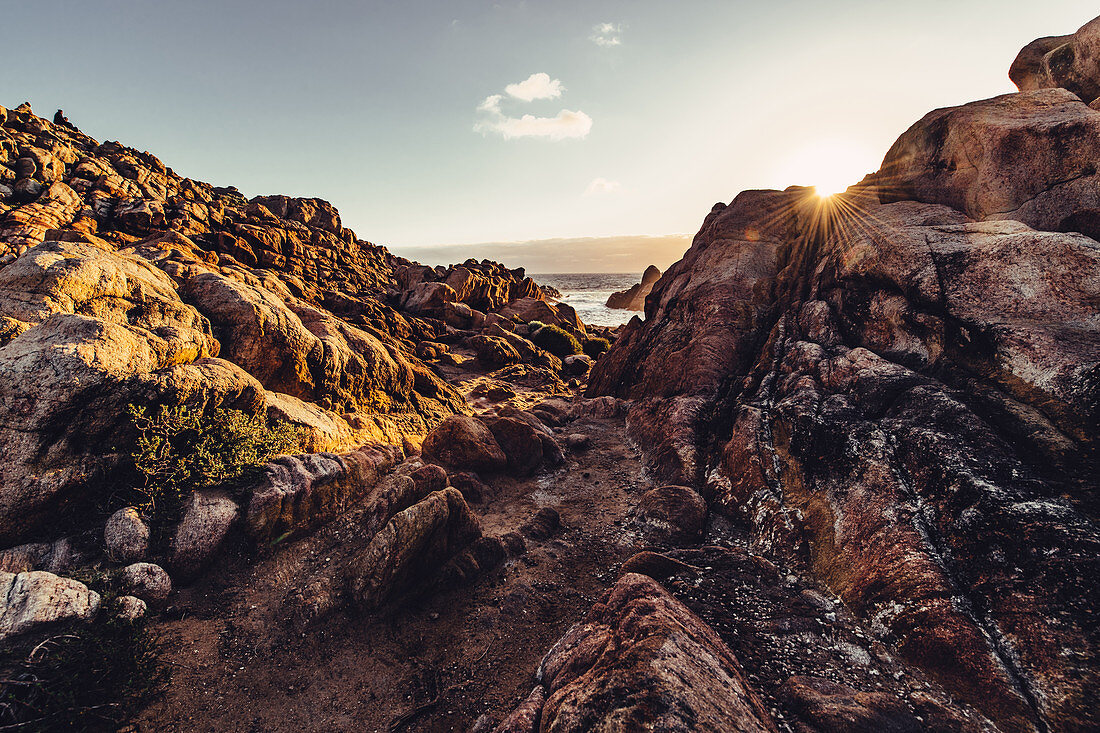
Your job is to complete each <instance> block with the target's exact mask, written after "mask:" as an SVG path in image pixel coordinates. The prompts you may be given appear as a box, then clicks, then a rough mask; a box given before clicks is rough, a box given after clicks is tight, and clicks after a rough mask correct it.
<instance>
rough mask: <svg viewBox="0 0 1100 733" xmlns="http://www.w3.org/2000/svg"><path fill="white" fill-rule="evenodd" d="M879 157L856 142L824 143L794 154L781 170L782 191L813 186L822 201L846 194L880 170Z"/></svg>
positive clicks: (780, 183)
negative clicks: (839, 194) (852, 187)
mask: <svg viewBox="0 0 1100 733" xmlns="http://www.w3.org/2000/svg"><path fill="white" fill-rule="evenodd" d="M880 159H881V156H880V155H876V154H875V152H874V151H873V150H871V149H870V148H869V147H868V146H866V145H863V144H861V143H859V142H858V141H855V140H845V139H836V138H833V139H822V140H817V141H814V142H809V143H807V144H806V145H803V146H801V147H799V148H796V149H795V150H793V151H792V152H791V153H790V154H789V155H787V156H786V157H785V158H784V159H783V161H782V163H781V164H780V166H779V169H778V173H777V179H778V183H779V187H780V188H786V187H787V186H790V185H796V186H812V187H813V189H814V192H815V193H816V194H817V195H818V196H819V197H820V198H823V199H826V198H830V197H832V196H835V195H837V194H838V193H843V192H844V191H845V190H846V189H847V188H848V187H849V186H851V185H852V184H854V183H858V182H859V181H860V179H862V178H863V177H864V176H865V175H867V174H868V173H870V172H871V171H874V170H875V169H877V168H878V163H879V160H880Z"/></svg>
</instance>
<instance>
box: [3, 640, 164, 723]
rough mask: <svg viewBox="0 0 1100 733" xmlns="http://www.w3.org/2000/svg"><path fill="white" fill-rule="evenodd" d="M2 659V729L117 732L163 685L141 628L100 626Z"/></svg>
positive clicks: (30, 643) (15, 648) (28, 645)
mask: <svg viewBox="0 0 1100 733" xmlns="http://www.w3.org/2000/svg"><path fill="white" fill-rule="evenodd" d="M36 641H37V640H25V641H22V642H19V643H17V644H12V645H10V646H8V648H6V649H5V650H4V651H3V652H2V653H0V729H2V730H19V731H45V730H109V731H113V730H117V729H118V727H119V726H120V725H121V724H123V723H125V722H126V721H127V720H128V719H129V718H130V717H131V716H133V715H134V714H135V713H137V712H138V711H139V710H140V709H141V708H142V707H144V705H145V704H146V703H147V702H148V701H149V700H150V699H151V698H152V697H153V696H154V695H155V694H157V693H158V692H159V691H160V690H162V689H163V688H164V686H165V685H166V684H167V683H168V679H169V669H168V667H167V666H165V665H164V664H162V663H161V662H160V661H159V660H158V659H157V644H156V640H155V639H153V638H152V636H151V635H150V634H149V632H148V631H147V630H146V628H145V626H144V624H143V623H142V622H140V621H139V622H137V623H136V624H129V623H125V622H120V621H106V622H103V621H98V622H95V623H93V624H91V625H88V626H79V627H75V628H73V629H71V630H69V631H68V632H67V633H59V634H56V635H54V636H51V637H50V638H48V639H46V640H45V641H40V642H38V643H35V642H36Z"/></svg>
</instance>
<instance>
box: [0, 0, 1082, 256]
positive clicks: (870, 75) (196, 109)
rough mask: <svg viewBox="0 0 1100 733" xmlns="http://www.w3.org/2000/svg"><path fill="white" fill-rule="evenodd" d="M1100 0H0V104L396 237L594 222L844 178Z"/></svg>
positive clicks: (432, 241)
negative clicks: (310, 201) (322, 202)
mask: <svg viewBox="0 0 1100 733" xmlns="http://www.w3.org/2000/svg"><path fill="white" fill-rule="evenodd" d="M1097 12H1098V9H1097V7H1096V6H1095V3H1093V2H1083V1H1080V0H1075V1H1070V0H1044V2H1041V3H1036V2H1031V1H1028V2H1024V1H1022V0H1020V1H1017V0H921V1H920V2H883V1H882V0H851V1H849V2H844V1H842V0H834V1H833V2H829V3H822V2H820V0H816V1H810V0H769V1H768V2H739V1H736V0H722V1H710V0H676V1H672V0H663V1H658V0H583V1H581V0H576V1H574V0H553V1H552V2H551V1H550V0H541V1H539V0H501V1H500V2H495V3H494V2H475V1H474V0H393V1H392V2H391V1H381V2H354V1H352V0H339V1H337V0H331V1H329V0H314V1H312V2H308V3H305V2H286V1H285V0H263V1H262V2H261V1H253V0H248V1H244V0H242V1H236V2H235V1H233V0H222V1H220V2H207V1H206V0H188V1H187V2H177V1H165V0H70V1H66V2H59V1H54V0H35V1H34V2H28V1H27V0H18V1H16V0H0V17H2V18H3V19H4V25H5V26H6V27H7V28H9V29H24V30H23V31H21V32H20V37H21V38H23V39H24V40H23V41H21V42H20V44H19V45H20V46H21V48H20V49H19V50H16V49H15V48H14V47H12V48H10V49H9V51H10V53H8V54H6V55H5V62H4V70H3V72H2V75H0V104H3V105H5V106H15V105H18V104H19V103H21V102H23V101H30V102H31V104H32V106H33V108H34V109H35V111H36V112H37V113H38V114H40V115H43V116H49V115H52V114H53V111H54V110H55V109H57V108H63V109H64V110H65V113H66V115H68V117H69V119H70V120H71V121H72V122H73V123H74V124H76V125H77V126H79V127H80V128H81V129H82V130H84V131H85V132H86V133H88V134H90V135H92V136H93V137H96V138H97V139H100V140H105V139H112V140H119V141H120V142H123V143H124V144H127V145H130V146H132V147H135V148H138V149H143V150H149V151H151V152H153V153H154V154H155V155H157V156H158V157H160V158H161V159H162V160H163V161H164V162H165V163H166V164H167V165H169V166H172V167H173V168H174V169H175V170H176V171H177V172H178V173H180V174H182V175H186V176H189V177H192V178H196V179H199V180H204V181H208V182H210V183H213V184H215V185H235V186H237V187H238V188H239V189H241V191H242V192H243V193H245V195H248V196H253V195H259V194H273V193H281V194H288V195H295V196H318V197H321V198H324V199H327V200H329V201H331V202H333V203H334V204H335V205H336V206H337V208H339V210H340V212H341V215H342V217H343V222H344V224H345V225H346V226H350V227H352V228H353V229H355V231H356V233H357V234H358V235H359V237H361V238H363V239H368V240H370V241H372V242H376V243H379V244H385V245H387V246H389V247H391V248H392V249H394V250H395V251H398V252H400V253H402V254H406V255H408V254H410V253H415V252H416V251H417V250H416V248H417V247H426V246H429V245H432V246H438V245H453V244H462V243H465V244H475V243H490V242H491V243H502V242H530V241H531V240H552V241H554V242H560V241H562V240H567V239H570V238H585V241H592V242H593V244H592V246H593V247H595V246H597V244H596V243H597V242H598V238H601V237H613V236H614V237H617V238H619V239H621V237H622V236H623V235H648V236H659V235H684V236H685V237H690V235H691V234H692V233H694V232H695V231H696V230H697V229H698V227H699V224H700V223H701V221H702V219H703V217H704V216H705V215H706V213H707V212H708V211H709V210H710V208H711V206H712V205H713V204H714V203H715V202H716V201H729V200H731V199H732V198H733V196H734V195H736V194H737V192H739V191H741V190H744V189H749V188H784V187H786V186H788V185H792V184H802V185H821V186H823V187H827V188H836V187H843V186H844V185H846V184H848V183H854V182H855V181H857V180H858V179H859V178H861V177H862V176H863V174H865V173H868V172H871V171H872V170H874V169H875V168H877V167H878V163H879V162H880V161H881V159H882V156H883V155H884V154H885V152H886V150H887V149H888V148H889V146H890V145H891V143H892V142H893V141H894V140H895V139H896V138H897V137H898V136H899V135H900V134H901V133H902V132H903V131H904V130H905V129H906V128H907V127H909V125H911V124H912V123H913V122H915V121H916V120H918V119H920V117H922V116H923V115H924V114H925V113H926V112H928V111H930V110H932V109H934V108H937V107H944V106H950V105H955V104H961V103H965V102H968V101H972V100H976V99H983V98H987V97H990V96H994V95H997V94H1001V93H1006V92H1011V91H1014V87H1013V86H1012V84H1011V82H1010V81H1009V80H1008V74H1007V72H1008V67H1009V64H1010V63H1011V62H1012V59H1013V58H1014V57H1015V55H1016V53H1017V52H1018V51H1019V49H1020V48H1021V47H1022V46H1023V45H1025V44H1026V43H1028V42H1030V41H1031V40H1033V39H1035V38H1037V37H1039V36H1044V35H1057V34H1065V33H1070V32H1073V31H1074V30H1076V29H1077V28H1078V27H1079V26H1081V25H1083V24H1084V23H1085V22H1086V21H1088V20H1090V19H1091V18H1092V17H1094V16H1095V15H1096V14H1097ZM28 29H34V33H33V37H34V38H35V39H36V40H35V41H34V43H33V44H31V43H30V41H29V39H30V38H31V37H32V36H31V35H28V33H29V30H28ZM9 45H10V44H9ZM547 246H553V245H552V244H550V243H548V244H547ZM573 249H574V250H575V249H576V248H575V247H574V248H573ZM464 251H472V252H474V253H476V251H477V248H476V247H475V248H472V249H471V248H466V250H464ZM564 256H565V255H564V254H563V257H564ZM561 269H566V268H561ZM638 269H639V271H640V268H638Z"/></svg>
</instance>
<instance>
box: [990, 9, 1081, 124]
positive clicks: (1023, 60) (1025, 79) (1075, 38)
mask: <svg viewBox="0 0 1100 733" xmlns="http://www.w3.org/2000/svg"><path fill="white" fill-rule="evenodd" d="M1008 76H1009V78H1011V79H1012V81H1013V83H1014V84H1016V86H1017V87H1019V89H1020V91H1022V92H1028V91H1033V90H1036V89H1050V88H1052V87H1061V88H1062V89H1068V90H1069V91H1071V92H1073V93H1074V94H1076V95H1077V96H1078V97H1080V98H1081V100H1082V101H1083V102H1084V103H1085V104H1091V103H1092V102H1093V101H1095V100H1096V98H1097V97H1100V18H1097V19H1096V20H1092V21H1089V22H1088V23H1086V24H1085V25H1083V26H1081V28H1080V29H1078V31H1077V32H1076V33H1073V34H1072V35H1068V36H1047V37H1046V38H1039V39H1037V40H1035V41H1032V42H1031V43H1029V44H1028V45H1026V46H1024V48H1023V50H1022V51H1020V55H1019V56H1017V57H1016V60H1015V61H1013V62H1012V66H1011V67H1010V68H1009V70H1008Z"/></svg>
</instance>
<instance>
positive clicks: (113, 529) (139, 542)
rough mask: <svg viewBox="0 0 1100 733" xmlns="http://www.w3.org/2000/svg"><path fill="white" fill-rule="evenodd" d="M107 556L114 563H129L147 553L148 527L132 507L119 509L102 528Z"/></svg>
mask: <svg viewBox="0 0 1100 733" xmlns="http://www.w3.org/2000/svg"><path fill="white" fill-rule="evenodd" d="M103 544H104V546H105V547H106V548H107V556H108V557H110V558H111V559H112V560H114V561H116V562H125V563H131V562H135V561H137V560H140V559H141V558H143V557H145V555H146V553H148V552H149V525H147V524H146V523H145V520H144V519H142V518H141V514H140V513H139V512H138V510H137V509H135V508H134V507H132V506H129V507H125V508H123V509H119V510H118V511H117V512H115V513H114V514H112V515H111V516H110V518H108V519H107V525H106V526H105V527H104V528H103Z"/></svg>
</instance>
